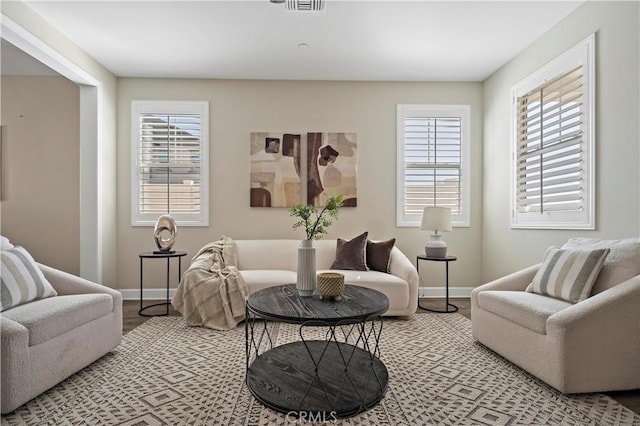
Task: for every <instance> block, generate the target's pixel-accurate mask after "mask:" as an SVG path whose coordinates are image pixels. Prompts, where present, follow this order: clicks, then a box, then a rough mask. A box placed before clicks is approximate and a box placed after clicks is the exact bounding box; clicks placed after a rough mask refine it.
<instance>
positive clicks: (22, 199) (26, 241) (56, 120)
mask: <svg viewBox="0 0 640 426" xmlns="http://www.w3.org/2000/svg"><path fill="white" fill-rule="evenodd" d="M1 84H2V102H1V104H2V110H1V111H2V115H1V121H2V125H3V136H4V139H3V156H4V158H3V166H4V170H3V171H2V173H3V189H4V193H3V198H2V203H1V204H0V208H1V216H0V217H1V218H2V233H3V235H5V236H7V237H9V238H10V239H11V240H12V241H13V242H14V243H15V244H20V245H22V246H24V247H25V248H26V249H27V250H28V251H29V252H30V253H31V254H32V256H33V257H34V258H35V259H36V260H37V261H39V262H42V263H45V264H47V265H51V266H53V267H55V268H59V269H62V270H64V271H67V272H70V273H73V274H78V272H79V269H80V267H79V261H80V256H79V253H80V223H79V220H80V209H79V207H80V206H79V200H80V180H79V164H80V160H79V157H80V150H79V148H80V139H79V113H80V105H79V88H78V86H77V85H75V84H74V83H72V82H70V81H69V80H67V79H65V78H63V77H15V76H3V77H2V81H1Z"/></svg>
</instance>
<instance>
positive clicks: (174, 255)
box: [138, 251, 187, 317]
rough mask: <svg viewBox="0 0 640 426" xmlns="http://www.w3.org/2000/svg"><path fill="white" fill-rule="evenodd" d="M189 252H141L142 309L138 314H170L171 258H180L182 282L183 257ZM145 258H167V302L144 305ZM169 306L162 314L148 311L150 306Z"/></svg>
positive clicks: (179, 270) (179, 267) (179, 274)
mask: <svg viewBox="0 0 640 426" xmlns="http://www.w3.org/2000/svg"><path fill="white" fill-rule="evenodd" d="M186 255H187V253H185V252H183V251H168V252H159V251H152V252H147V253H140V254H139V255H138V256H139V257H140V310H139V311H138V315H140V316H143V317H164V316H167V315H169V305H170V304H171V302H170V300H169V282H170V279H169V272H170V266H171V265H170V263H171V259H173V258H178V282H180V278H181V277H182V258H183V257H184V256H186ZM144 259H167V298H166V301H165V302H160V303H154V304H151V305H148V306H145V307H143V306H142V305H143V293H142V283H143V275H142V270H143V267H142V261H143V260H144ZM165 305H166V307H167V311H166V313H162V314H147V313H145V312H144V311H146V310H147V309H149V308H152V307H154V306H165Z"/></svg>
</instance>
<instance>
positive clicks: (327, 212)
mask: <svg viewBox="0 0 640 426" xmlns="http://www.w3.org/2000/svg"><path fill="white" fill-rule="evenodd" d="M342 203H343V196H342V195H332V196H331V197H329V199H328V200H327V202H326V204H325V206H324V207H323V208H322V210H320V211H318V209H317V208H316V207H315V206H310V205H306V204H297V205H295V206H293V207H291V208H290V209H289V214H290V215H291V216H292V217H297V218H299V220H298V221H297V222H296V223H294V224H293V228H294V229H295V228H300V227H302V226H304V230H305V234H306V237H307V240H319V239H320V238H321V237H322V236H323V235H324V234H326V233H327V231H328V229H329V227H330V226H331V224H332V223H333V221H334V220H337V219H338V213H339V211H340V208H341V207H342Z"/></svg>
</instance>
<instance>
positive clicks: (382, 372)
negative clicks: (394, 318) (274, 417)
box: [245, 284, 389, 421]
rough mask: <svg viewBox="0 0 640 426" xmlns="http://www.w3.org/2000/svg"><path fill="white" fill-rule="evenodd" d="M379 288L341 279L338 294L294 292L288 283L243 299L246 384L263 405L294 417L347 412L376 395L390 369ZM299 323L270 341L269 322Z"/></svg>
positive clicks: (384, 303)
mask: <svg viewBox="0 0 640 426" xmlns="http://www.w3.org/2000/svg"><path fill="white" fill-rule="evenodd" d="M387 309H389V299H388V298H387V296H385V295H384V294H383V293H381V292H379V291H376V290H372V289H369V288H365V287H359V286H354V285H345V289H344V293H343V296H342V300H341V301H334V300H324V301H323V300H320V298H319V296H318V295H314V296H309V297H301V296H299V295H298V292H297V291H296V286H295V284H288V285H281V286H276V287H271V288H267V289H264V290H260V291H257V292H255V293H253V294H252V295H251V296H249V298H248V299H247V304H246V310H247V312H246V313H247V320H246V321H245V343H246V357H247V359H246V383H247V386H248V387H249V390H250V391H251V393H252V394H253V396H254V397H255V398H256V399H257V400H258V401H260V402H261V403H263V404H264V405H265V406H267V407H269V408H271V409H274V410H276V411H280V412H283V413H287V415H293V416H299V417H300V418H309V416H312V418H314V419H323V420H326V421H331V420H335V419H337V418H345V417H351V416H354V415H356V414H358V413H361V412H363V411H366V410H368V409H370V408H372V407H373V406H375V405H376V404H378V402H380V400H381V399H382V398H383V396H384V394H385V392H386V391H387V383H388V380H389V374H388V372H387V368H386V367H385V365H384V364H383V363H382V361H381V360H380V358H379V356H380V349H379V342H380V336H381V334H382V314H383V313H385V312H386V311H387ZM282 322H285V323H291V324H298V325H299V330H298V332H296V333H295V335H296V338H297V339H296V340H295V341H293V342H291V343H285V344H280V345H277V344H276V343H277V342H276V340H278V339H279V336H277V337H276V336H275V335H274V333H277V332H274V331H273V327H277V324H278V323H282Z"/></svg>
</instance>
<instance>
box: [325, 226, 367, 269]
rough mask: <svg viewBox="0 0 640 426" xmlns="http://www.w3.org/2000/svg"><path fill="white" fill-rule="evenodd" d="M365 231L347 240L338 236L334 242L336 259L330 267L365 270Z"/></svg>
mask: <svg viewBox="0 0 640 426" xmlns="http://www.w3.org/2000/svg"><path fill="white" fill-rule="evenodd" d="M368 235H369V233H368V232H365V233H363V234H361V235H358V236H357V237H355V238H353V239H351V240H349V241H347V240H343V239H341V238H338V241H337V243H336V259H335V260H334V261H333V265H331V269H349V270H352V271H366V270H367V258H366V256H367V236H368Z"/></svg>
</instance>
